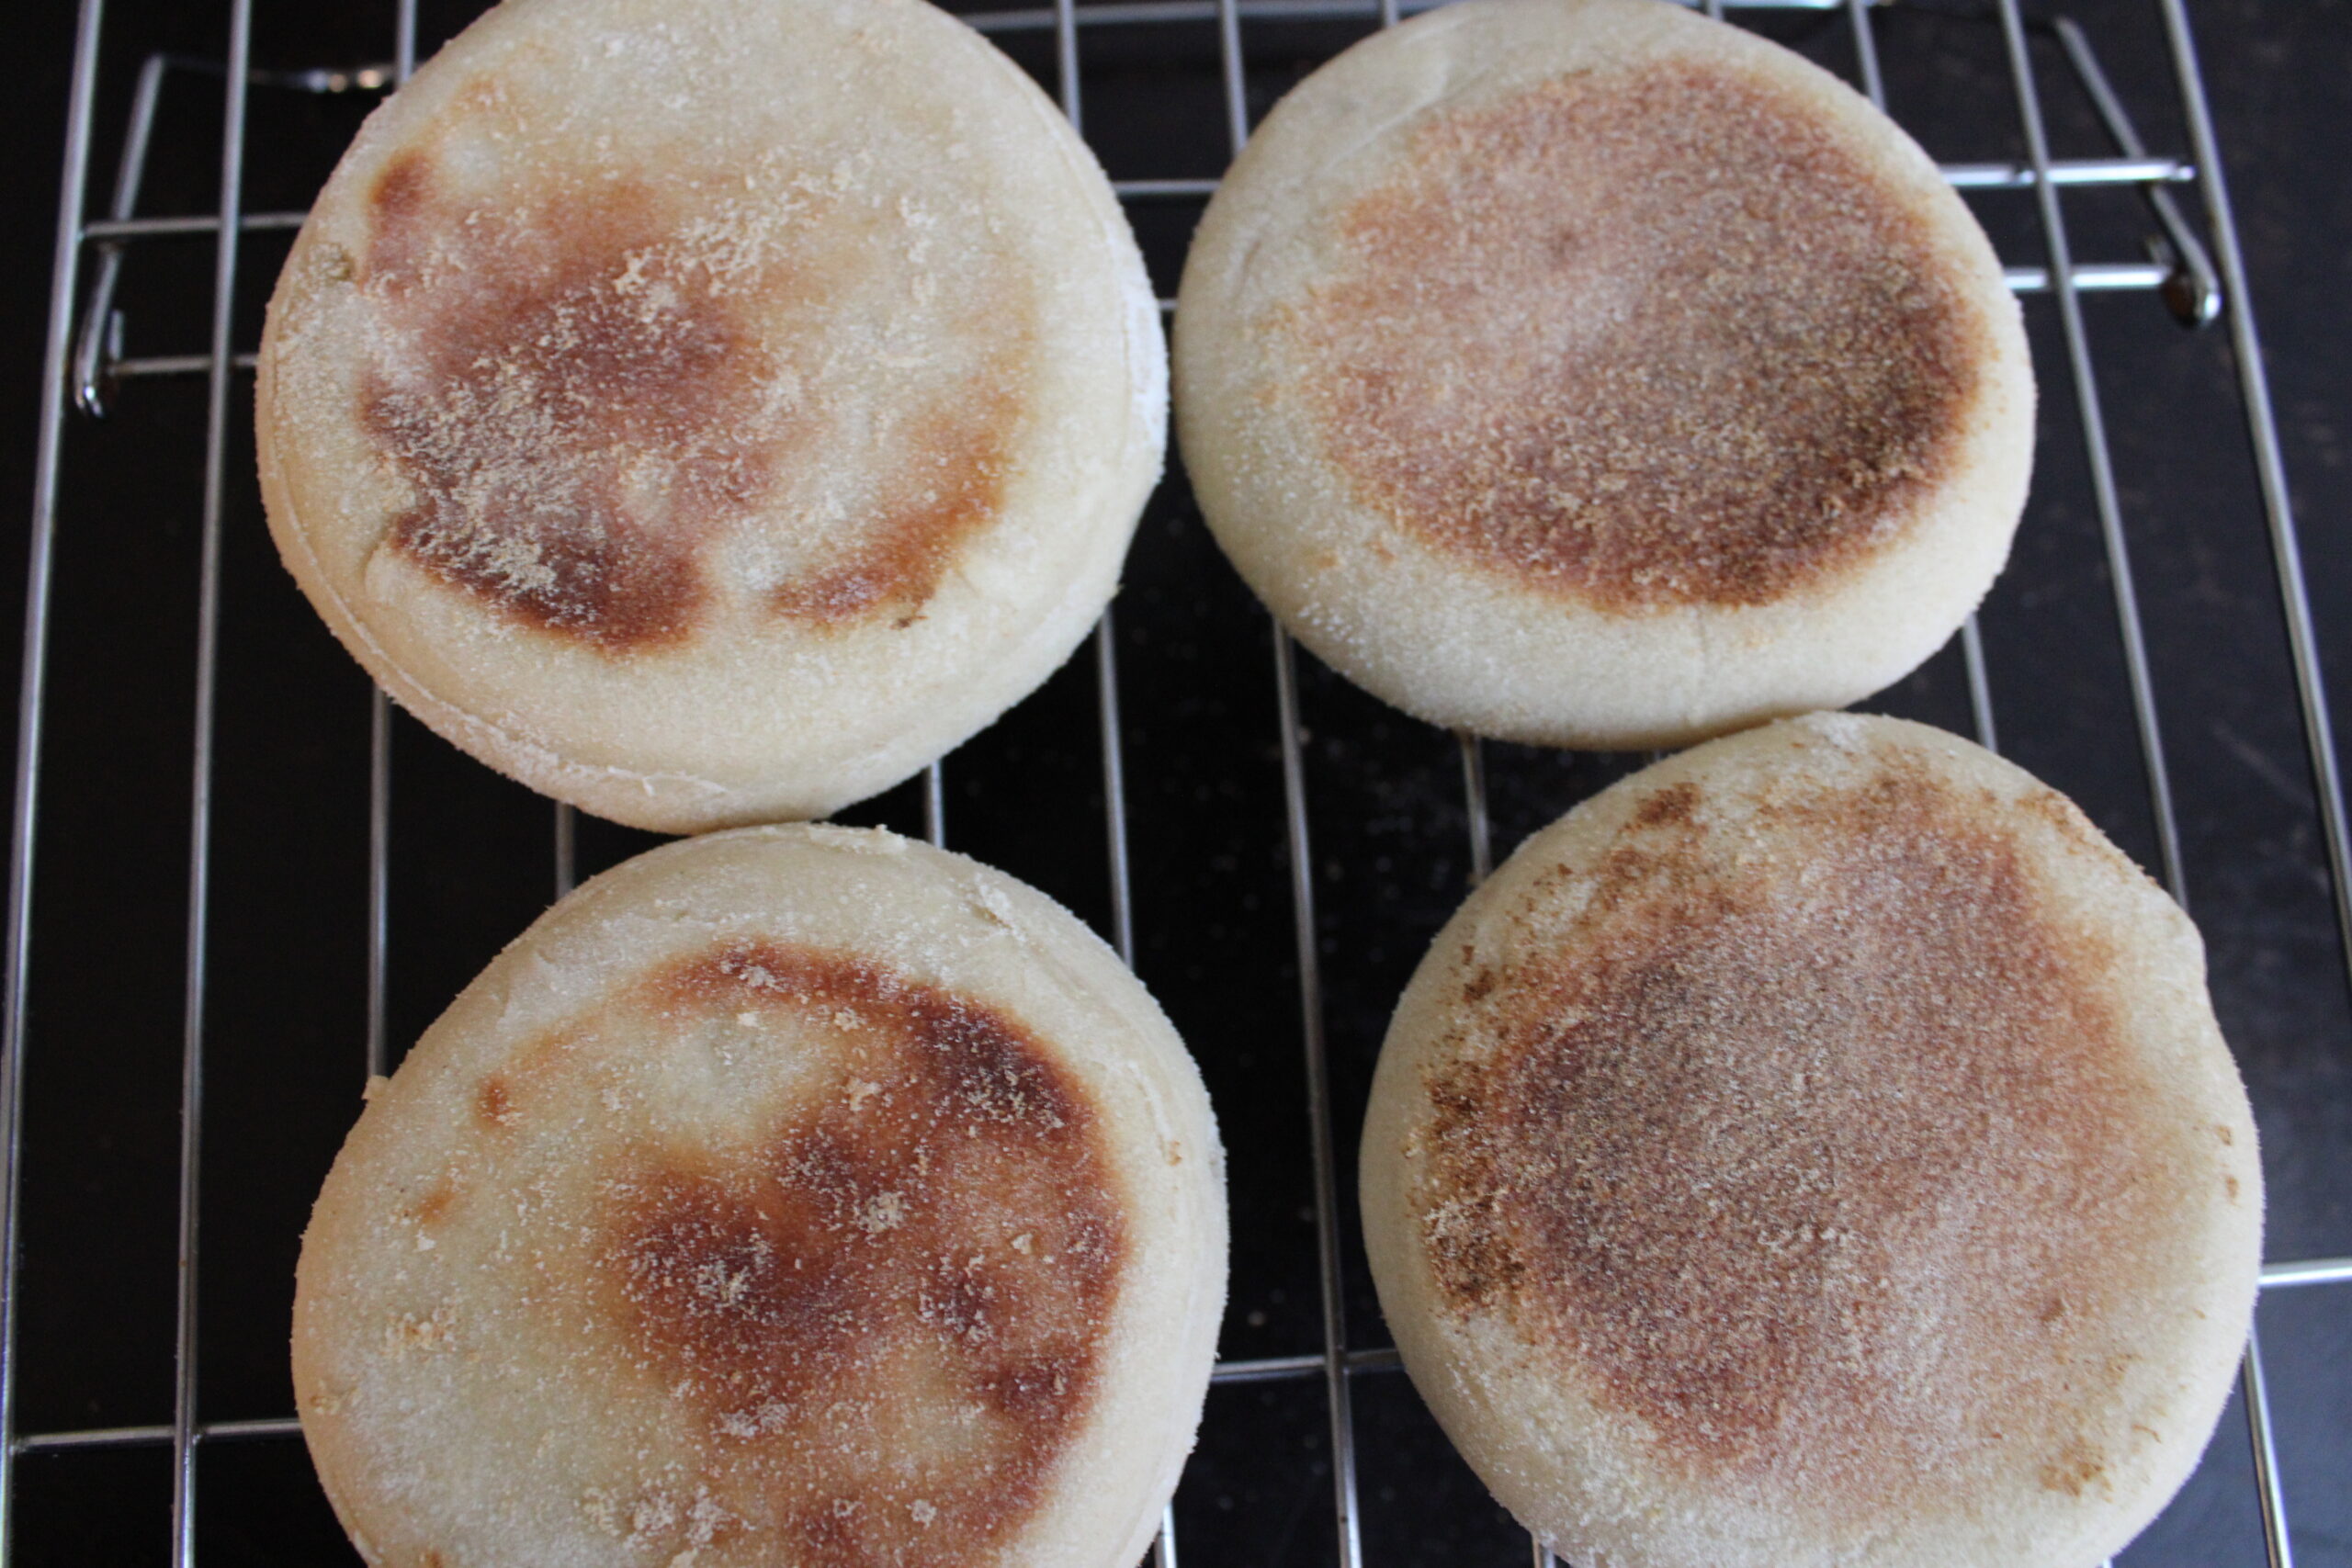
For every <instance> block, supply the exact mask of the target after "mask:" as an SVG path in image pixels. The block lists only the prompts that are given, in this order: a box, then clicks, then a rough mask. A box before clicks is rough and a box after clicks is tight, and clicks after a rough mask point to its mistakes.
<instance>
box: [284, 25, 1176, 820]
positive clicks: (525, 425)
mask: <svg viewBox="0 0 2352 1568" xmlns="http://www.w3.org/2000/svg"><path fill="white" fill-rule="evenodd" d="M1008 214H1017V215H1018V220H1012V219H1009V218H1008V217H1007V215H1008ZM1164 418H1165V360H1164V353H1163V349H1162V346H1161V344H1160V342H1159V328H1158V321H1157V313H1156V310H1155V309H1154V307H1153V305H1152V303H1151V297H1150V290H1149V287H1148V281H1147V280H1146V279H1145V277H1144V276H1143V271H1142V265H1141V260H1140V257H1139V256H1138V255H1137V254H1136V250H1135V247H1134V242H1133V239H1132V236H1131V235H1130V234H1129V233H1128V231H1127V230H1126V226H1125V220H1124V217H1123V215H1122V213H1121V212H1120V210H1119V208H1118V206H1117V203H1116V200H1115V198H1114V197H1113V196H1112V194H1111V192H1110V189H1109V186H1108V183H1107V182H1106V181H1105V180H1104V179H1103V176H1102V174H1101V171H1100V169H1099V168H1098V167H1097V166H1095V164H1093V162H1092V159H1091V154H1090V153H1089V152H1087V150H1086V148H1085V145H1084V143H1083V142H1082V141H1080V139H1079V138H1078V137H1077V135H1076V133H1075V132H1074V131H1073V130H1071V129H1070V127H1069V123H1068V122H1067V120H1065V119H1063V118H1061V116H1060V115H1059V113H1058V111H1057V110H1056V109H1055V107H1054V106H1053V105H1052V104H1051V103H1050V101H1048V100H1047V99H1046V98H1045V96H1043V95H1042V94H1041V93H1040V92H1039V91H1038V90H1037V88H1036V87H1035V85H1034V84H1033V83H1031V82H1030V81H1029V80H1028V78H1027V77H1026V76H1025V75H1024V74H1023V73H1022V72H1021V71H1020V70H1019V69H1018V68H1017V67H1015V66H1013V65H1012V62H1009V61H1007V60H1005V59H1004V58H1003V57H1002V56H1001V55H1000V54H998V53H997V52H996V51H994V50H993V49H992V48H991V47H990V46H989V44H988V43H987V42H986V41H985V40H983V39H980V38H979V37H978V35H977V34H975V33H973V32H971V31H970V30H969V29H968V28H965V27H963V26H962V25H961V24H959V23H956V22H955V21H953V20H951V19H949V18H948V17H944V15H942V14H941V13H939V12H938V11H936V10H935V9H934V8H933V7H931V6H927V5H923V4H921V3H920V0H786V3H784V4H780V5H769V4H757V3H753V0H694V3H693V4H691V5H683V6H682V5H676V4H669V3H665V0H562V3H549V0H506V3H505V4H503V5H501V6H498V7H496V8H495V9H493V10H492V12H490V13H489V14H487V15H486V16H485V17H482V18H481V20H479V21H478V22H477V23H476V24H475V25H474V26H473V27H471V28H468V29H467V31H466V32H465V33H464V34H462V35H460V37H459V38H458V39H455V40H453V41H452V43H451V44H450V45H449V46H448V47H447V49H445V50H444V51H442V53H441V54H440V55H438V56H436V57H435V59H434V60H433V61H432V62H429V63H428V64H427V65H426V66H425V67H424V69H423V70H421V71H420V72H419V73H417V75H416V77H415V78H414V79H413V81H412V82H411V83H410V84H409V85H406V86H405V87H403V88H402V89H401V92H400V93H398V94H396V95H395V96H393V97H392V98H391V99H390V100H389V101H388V102H387V103H386V104H385V105H384V106H383V107H381V108H380V109H379V111H378V112H377V113H376V114H375V115H374V116H372V117H371V118H369V120H368V124H367V125H366V126H365V127H364V128H363V129H362V131H361V133H360V135H359V137H358V138H357V140H356V141H355V142H354V144H353V147H352V149H351V151H350V152H348V153H347V154H346V156H345V160H344V162H343V163H342V164H340V165H339V166H338V168H337V171H336V173H335V175H334V177H333V178H332V179H331V180H330V181H329V182H328V185H327V186H326V188H325V189H324V190H323V191H322V193H321V196H320V198H319V200H318V201H317V202H316V203H315V204H314V205H313V207H312V209H311V216H310V218H309V220H308V221H307V222H306V223H305V225H304V228H303V231H302V233H301V235H300V238H299V239H298V240H297V242H296V244H295V246H294V249H293V251H292V253H291V254H289V256H288V262H287V265H286V268H285V270H284V272H283V273H282V275H281V276H280V279H279V287H278V289H277V293H276V295H275V296H274V297H273V299H272V301H271V308H270V312H269V321H268V325H267V329H266V333H265V335H264V342H263V347H262V354H261V363H260V367H259V378H258V387H257V401H256V432H257V439H258V446H259V457H260V465H261V474H262V489H263V495H264V499H265V501H266V503H267V508H268V513H269V518H270V525H271V531H272V535H273V536H274V538H275V539H276V540H277V544H278V547H279V549H280V552H281V554H282V555H283V557H284V558H285V560H286V563H287V565H288V569H289V570H291V571H292V572H293V573H294V575H295V577H296V579H297V581H299V582H300V584H301V586H302V588H303V590H304V591H305V592H306V593H308V594H309V595H310V597H311V601H312V603H313V604H315V605H316V606H317V607H318V609H319V611H320V613H321V615H322V616H323V617H324V618H325V619H326V621H327V623H328V625H329V626H330V627H331V628H332V629H333V630H334V633H335V635H336V636H337V637H340V638H341V639H342V640H343V641H344V643H345V645H346V646H347V647H348V648H349V649H351V651H352V652H353V653H354V654H355V655H356V657H357V658H358V659H359V660H360V661H361V662H362V663H363V664H365V665H366V666H367V667H368V671H369V672H370V673H371V674H373V675H374V676H375V677H376V678H377V679H378V680H379V682H382V683H383V685H384V686H385V687H386V689H387V690H388V691H390V693H391V694H392V695H393V696H394V697H396V698H397V699H399V700H400V701H401V703H402V704H403V705H406V706H408V707H409V708H410V709H411V710H412V711H413V712H414V713H415V714H416V715H417V716H418V717H419V718H421V719H422V720H423V721H424V723H426V724H427V725H428V726H430V727H431V728H434V729H435V730H437V731H439V732H440V733H442V734H443V735H445V736H446V737H447V738H448V739H451V740H452V741H454V742H455V743H457V744H458V745H459V746H461V747H463V748H464V749H466V750H469V751H471V752H473V753H474V754H475V755H477V756H479V757H481V758H482V760H484V761H488V762H490V763H491V764H492V765H493V766H496V767H498V768H501V769H502V770H503V771H506V772H509V773H514V774H515V775H516V776H518V777H520V778H522V779H523V780H524V781H525V782H526V783H528V784H532V785H534V786H535V787H537V788H540V789H542V790H545V791H547V792H548V793H549V794H552V795H558V796H559V797H560V798H563V799H567V800H570V801H571V802H573V803H574V804H577V805H580V806H583V807H587V808H588V809H590V810H594V811H597V812H599V813H602V814H604V815H606V816H611V817H615V818H618V819H621V820H624V821H628V822H630V823H632V824H634V825H637V826H641V827H647V828H653V829H662V830H670V831H691V830H697V829H704V828H708V827H712V826H724V825H729V824H732V823H738V822H744V821H772V820H776V819H779V818H794V817H806V816H817V815H822V814H824V813H827V812H830V811H831V810H834V809H837V808H838V807H841V806H843V805H846V804H847V803H848V802H850V801H852V800H854V799H856V798H858V797H859V796H861V795H866V794H870V793H872V792H873V791H875V790H876V789H878V788H882V787H885V786H887V785H888V784H890V783H892V782H895V781H896V780H897V779H899V778H900V777H903V776H904V775H905V774H906V773H910V772H911V771H913V770H914V769H916V768H918V767H920V766H922V763H924V762H925V761H929V760H930V759H931V758H933V757H935V756H936V755H938V754H939V753H940V752H941V751H944V750H946V749H948V748H949V747H951V746H952V745H954V744H955V743H956V742H957V741H959V740H961V739H964V738H965V737H966V736H967V735H969V734H970V733H971V732H972V731H973V730H975V729H976V728H978V727H979V726H980V725H981V724H983V723H986V722H987V721H988V720H989V719H991V718H993V717H994V716H995V715H996V714H997V713H999V712H1001V710H1002V709H1003V708H1004V707H1006V706H1007V705H1010V704H1011V703H1012V702H1013V701H1015V700H1017V699H1018V698H1019V697H1020V696H1022V695H1023V694H1026V693H1027V692H1028V691H1029V690H1030V689H1031V688H1032V687H1034V686H1035V684H1036V682H1039V681H1041V680H1042V679H1043V678H1044V677H1045V675H1046V673H1047V672H1048V671H1050V670H1051V669H1052V668H1053V667H1054V666H1055V665H1056V664H1057V663H1058V662H1059V661H1060V660H1062V659H1063V658H1064V657H1066V656H1067V654H1068V652H1069V649H1070V648H1071V647H1073V646H1074V645H1075V644H1076V642H1077V641H1078V639H1079V638H1080V637H1082V636H1083V635H1084V633H1085V631H1086V629H1087V627H1088V626H1090V625H1091V623H1092V621H1093V619H1094V618H1095V616H1096V615H1097V613H1098V612H1099V611H1100V609H1101V606H1102V605H1103V603H1104V602H1105V601H1107V599H1108V597H1109V595H1110V592H1111V591H1112V589H1113V586H1114V582H1115V579H1116V574H1117V571H1118V568H1119V564H1120V561H1121V559H1122V558H1123V556H1124V554H1125V545H1126V542H1127V539H1128V537H1129V536H1130V534H1131V531H1132V529H1133V526H1134V522H1135V518H1136V513H1137V512H1138V511H1139V510H1140V507H1141V504H1142V501H1143V498H1144V496H1145V495H1146V494H1147V493H1148V491H1149V488H1150V486H1151V485H1152V483H1153V482H1154V481H1155V480H1156V479H1157V477H1158V471H1159V454H1160V447H1161V444H1162V438H1163V434H1164V428H1163V426H1164Z"/></svg>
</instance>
